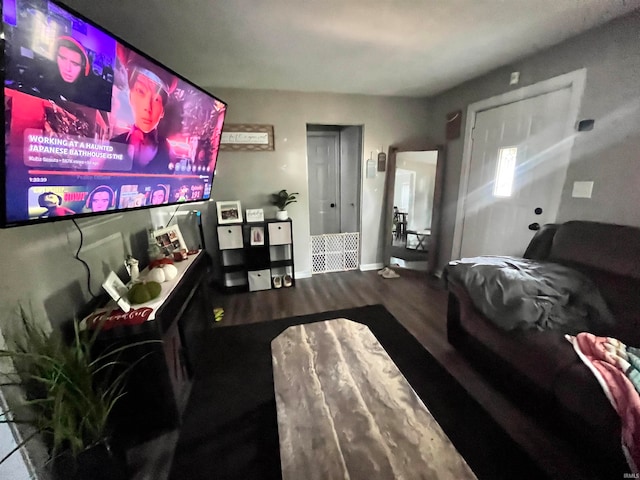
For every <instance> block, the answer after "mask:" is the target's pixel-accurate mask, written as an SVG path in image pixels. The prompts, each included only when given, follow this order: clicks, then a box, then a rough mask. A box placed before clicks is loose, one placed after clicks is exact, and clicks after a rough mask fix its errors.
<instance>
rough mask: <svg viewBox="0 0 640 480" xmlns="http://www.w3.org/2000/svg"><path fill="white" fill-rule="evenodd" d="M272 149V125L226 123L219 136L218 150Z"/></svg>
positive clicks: (248, 150)
mask: <svg viewBox="0 0 640 480" xmlns="http://www.w3.org/2000/svg"><path fill="white" fill-rule="evenodd" d="M269 150H274V146H273V125H254V124H248V123H227V124H225V126H224V128H223V129H222V135H221V137H220V151H223V152H233V151H235V152H240V151H243V152H263V151H269Z"/></svg>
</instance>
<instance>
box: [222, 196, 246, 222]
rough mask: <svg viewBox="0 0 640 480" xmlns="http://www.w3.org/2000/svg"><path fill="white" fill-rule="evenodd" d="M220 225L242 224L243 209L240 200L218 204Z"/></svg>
mask: <svg viewBox="0 0 640 480" xmlns="http://www.w3.org/2000/svg"><path fill="white" fill-rule="evenodd" d="M216 211H217V212H218V224H219V225H224V224H227V223H242V207H241V206H240V201H239V200H227V201H221V202H216Z"/></svg>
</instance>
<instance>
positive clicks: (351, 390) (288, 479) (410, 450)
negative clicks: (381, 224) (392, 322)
mask: <svg viewBox="0 0 640 480" xmlns="http://www.w3.org/2000/svg"><path fill="white" fill-rule="evenodd" d="M271 356H272V359H273V380H274V386H275V396H276V407H277V412H278V433H279V437H280V462H281V465H282V478H283V480H298V479H300V478H304V479H306V480H315V479H317V480H324V479H327V478H371V479H374V478H384V479H386V478H421V479H433V480H436V479H456V480H457V479H461V478H464V479H469V480H471V479H474V478H476V476H475V474H474V473H473V472H472V471H471V469H470V468H469V466H468V465H467V463H466V462H465V461H464V459H463V458H462V457H461V456H460V454H459V453H458V451H457V450H456V448H455V447H454V446H453V444H452V443H451V442H450V441H449V438H447V436H446V434H445V433H444V432H443V431H442V428H441V427H440V425H438V423H437V422H436V420H435V419H434V418H433V417H432V416H431V413H430V412H429V410H428V409H427V408H426V407H425V405H424V404H423V403H422V400H420V397H418V395H417V394H416V393H415V391H414V390H413V389H412V388H411V385H409V383H408V382H407V380H406V379H405V378H404V376H403V375H402V374H401V373H400V371H399V370H398V367H396V365H395V364H394V363H393V361H392V360H391V358H390V357H389V355H388V354H387V352H386V351H385V350H384V348H383V347H382V346H381V345H380V343H379V342H378V340H377V339H376V338H375V337H374V335H373V334H372V333H371V331H370V330H369V328H368V327H367V326H365V325H363V324H361V323H356V322H352V321H351V320H347V319H345V318H340V319H334V320H327V321H324V322H317V323H310V324H303V325H296V326H293V327H289V328H288V329H286V330H285V331H284V332H283V333H281V334H280V335H279V336H278V337H276V338H275V339H274V340H273V341H272V342H271Z"/></svg>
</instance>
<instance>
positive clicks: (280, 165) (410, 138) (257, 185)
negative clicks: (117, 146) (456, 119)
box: [212, 89, 427, 277]
mask: <svg viewBox="0 0 640 480" xmlns="http://www.w3.org/2000/svg"><path fill="white" fill-rule="evenodd" d="M214 93H215V94H216V95H217V96H219V97H220V98H222V99H223V100H225V101H226V102H228V104H229V113H228V116H227V120H226V122H228V123H258V124H268V125H273V128H274V139H275V150H274V151H272V152H221V153H220V157H219V161H218V166H217V167H216V173H217V176H216V179H215V181H214V184H213V189H212V195H213V198H214V199H215V200H240V202H241V204H242V209H243V210H244V209H246V208H264V210H265V218H273V217H274V216H275V207H273V206H271V205H270V204H269V194H271V193H273V192H277V191H279V190H280V189H283V188H285V189H287V190H289V191H295V192H300V196H299V197H298V199H299V200H298V202H297V203H294V204H292V205H289V207H287V211H288V212H289V216H290V217H291V218H292V219H293V237H294V238H293V240H294V255H295V262H296V272H297V275H298V277H301V276H308V275H310V273H311V255H310V248H309V235H310V233H309V232H310V228H309V195H308V185H307V144H306V143H307V142H306V126H307V124H318V125H362V126H363V135H364V139H363V147H362V150H363V157H364V158H362V159H361V162H362V163H361V165H362V172H363V175H362V176H363V177H364V176H365V175H364V173H365V172H366V160H367V159H368V158H369V157H370V156H371V152H373V157H374V158H376V156H377V151H378V150H379V149H382V150H384V151H385V152H386V151H388V148H389V145H393V144H411V145H416V144H417V145H421V146H426V145H425V144H426V136H427V110H426V102H425V101H420V100H416V99H415V98H401V97H373V96H364V95H335V94H310V93H294V92H277V91H260V90H236V89H215V92H214ZM385 174H386V172H378V173H377V175H376V177H375V178H363V179H362V180H361V191H362V193H361V212H362V219H361V227H360V231H361V264H362V265H363V266H365V267H366V266H370V267H372V266H374V265H376V266H377V265H380V264H381V263H382V261H383V259H382V256H383V243H382V237H383V229H382V219H383V217H382V205H383V197H384V183H385V182H384V181H385ZM354 188H357V185H354Z"/></svg>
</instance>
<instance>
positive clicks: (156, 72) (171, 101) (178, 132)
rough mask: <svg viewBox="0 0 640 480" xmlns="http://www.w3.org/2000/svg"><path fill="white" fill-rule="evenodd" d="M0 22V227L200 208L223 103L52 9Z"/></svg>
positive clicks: (16, 12)
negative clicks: (0, 155) (0, 141)
mask: <svg viewBox="0 0 640 480" xmlns="http://www.w3.org/2000/svg"><path fill="white" fill-rule="evenodd" d="M2 21H3V24H2V28H3V34H4V57H3V60H2V62H3V63H2V71H3V73H4V125H5V130H4V144H5V150H4V161H3V162H1V165H2V167H3V170H2V173H3V175H2V176H3V192H2V196H1V198H2V203H3V208H2V213H1V215H2V219H1V221H2V226H13V225H23V224H28V223H33V222H43V221H51V220H55V219H61V218H69V217H73V216H84V215H96V214H101V213H108V212H115V211H122V210H130V209H138V208H146V207H151V206H156V205H172V204H178V203H181V202H194V201H201V200H208V199H209V198H210V195H211V186H212V182H213V175H214V172H215V167H216V160H217V156H218V147H219V143H220V134H221V132H222V126H223V122H224V118H225V113H226V107H227V105H226V104H225V103H224V102H223V101H221V100H219V99H218V98H216V97H214V96H212V95H211V94H209V93H207V92H205V91H204V90H202V89H200V88H198V87H197V86H195V85H194V84H192V83H190V82H188V81H187V80H185V79H184V78H183V77H181V76H179V75H178V74H176V73H175V72H173V71H171V70H169V69H168V68H166V67H163V66H161V65H160V64H159V63H157V62H155V61H154V60H152V59H150V58H149V57H147V56H146V55H144V54H142V53H141V52H139V51H137V50H135V49H134V48H132V47H131V46H129V45H127V44H125V43H123V42H122V41H121V40H119V39H117V38H116V37H114V36H113V35H111V34H109V33H108V32H106V31H104V30H103V29H101V28H100V27H97V26H96V25H94V24H93V23H91V22H90V21H87V20H86V19H84V18H81V17H80V16H78V15H77V14H75V13H74V12H72V11H70V10H69V9H68V8H66V7H64V6H61V5H60V4H57V3H54V2H50V1H47V0H2Z"/></svg>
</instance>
